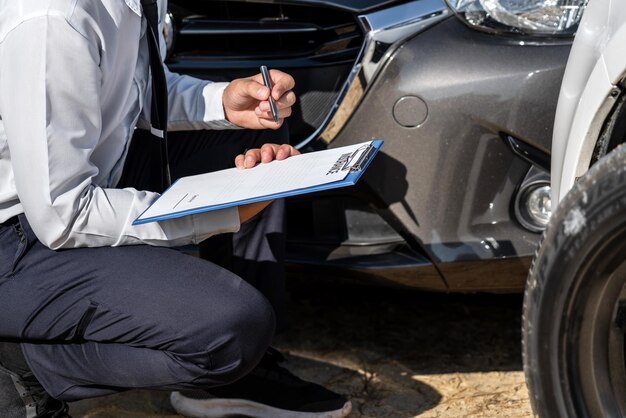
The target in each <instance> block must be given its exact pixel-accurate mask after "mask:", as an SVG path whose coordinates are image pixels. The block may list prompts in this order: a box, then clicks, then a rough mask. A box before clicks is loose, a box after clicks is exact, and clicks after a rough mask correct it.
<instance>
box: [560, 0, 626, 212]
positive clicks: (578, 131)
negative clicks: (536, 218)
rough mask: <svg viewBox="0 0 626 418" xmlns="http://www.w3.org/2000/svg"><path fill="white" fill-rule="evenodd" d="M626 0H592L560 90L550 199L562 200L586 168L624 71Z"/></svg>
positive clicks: (625, 65)
mask: <svg viewBox="0 0 626 418" xmlns="http://www.w3.org/2000/svg"><path fill="white" fill-rule="evenodd" d="M625 45H626V2H625V1H623V0H591V1H590V2H589V4H588V6H587V9H586V10H585V15H584V16H583V19H582V22H581V25H580V28H579V30H578V33H577V35H576V40H575V42H574V45H573V47H572V51H571V54H570V58H569V61H568V64H567V69H566V71H565V76H564V78H563V84H562V86H561V94H560V96H559V104H558V107H557V114H556V119H555V126H554V135H553V141H552V193H553V194H552V195H553V196H554V198H555V199H556V200H561V199H562V198H563V197H564V196H565V194H567V191H568V190H569V189H570V188H571V187H572V186H573V185H574V182H575V180H576V177H578V176H580V175H582V174H583V173H584V172H585V171H586V170H587V169H588V167H589V163H590V160H591V154H592V152H593V149H594V147H595V144H596V141H597V138H598V135H599V133H600V130H601V128H602V125H603V123H604V119H605V117H606V115H607V114H608V113H609V111H610V109H611V107H612V105H613V101H614V98H612V97H611V96H610V93H611V91H612V90H613V89H614V88H615V85H616V84H617V83H618V82H619V81H620V80H621V79H622V78H623V75H624V72H625V69H626V54H624V47H625Z"/></svg>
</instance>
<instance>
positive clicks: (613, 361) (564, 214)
mask: <svg viewBox="0 0 626 418" xmlns="http://www.w3.org/2000/svg"><path fill="white" fill-rule="evenodd" d="M523 310H524V313H523V315H524V316H523V320H522V324H523V329H522V337H523V356H524V372H525V375H526V382H527V385H528V390H529V394H530V400H531V405H532V408H533V411H534V413H535V416H538V417H541V418H555V417H592V418H596V417H597V418H601V417H622V416H626V366H625V364H626V361H625V351H624V348H625V344H624V341H625V338H624V337H625V331H626V148H625V147H624V146H623V145H622V146H620V147H618V148H616V149H615V150H614V151H612V152H611V153H610V154H609V155H607V156H606V157H605V158H604V159H602V160H601V161H600V162H598V163H597V164H596V165H594V166H593V167H592V168H591V169H590V170H589V172H587V173H586V174H585V176H584V177H583V178H582V179H580V181H579V182H578V183H577V184H576V186H575V187H574V188H573V189H572V190H571V191H570V192H569V193H568V195H567V196H566V197H565V199H564V201H563V202H562V204H561V205H560V206H559V208H558V209H557V210H556V212H555V213H554V215H553V217H552V219H551V220H550V224H549V225H548V228H547V229H546V231H545V233H544V235H543V238H542V243H541V245H540V247H539V249H538V251H537V254H536V255H535V259H534V261H533V265H532V267H531V271H530V274H529V276H528V280H527V283H526V291H525V295H524V308H523Z"/></svg>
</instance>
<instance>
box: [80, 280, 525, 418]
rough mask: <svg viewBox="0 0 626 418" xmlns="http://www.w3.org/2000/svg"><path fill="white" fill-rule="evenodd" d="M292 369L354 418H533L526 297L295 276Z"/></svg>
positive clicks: (100, 412) (138, 411)
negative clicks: (349, 408)
mask: <svg viewBox="0 0 626 418" xmlns="http://www.w3.org/2000/svg"><path fill="white" fill-rule="evenodd" d="M290 290H291V293H292V302H291V304H290V311H289V312H290V317H291V328H290V329H289V331H287V332H286V333H284V334H283V335H281V336H279V337H277V339H276V342H275V346H276V347H278V348H279V349H280V350H282V351H283V352H284V353H286V354H287V357H288V360H289V361H288V363H287V365H286V366H287V367H288V368H290V369H291V370H292V371H294V372H296V373H297V374H298V375H300V376H301V377H303V378H306V379H309V380H313V381H316V382H319V383H322V384H324V385H326V386H327V387H329V388H332V389H333V390H335V391H337V392H341V393H343V394H346V395H348V396H349V397H350V398H351V399H352V403H353V412H352V414H351V415H350V417H352V418H357V417H358V418H379V417H394V418H395V417H424V418H435V417H439V418H449V417H455V418H457V417H499V418H505V417H529V416H530V415H531V412H530V406H529V403H528V395H527V393H526V386H525V384H524V378H523V372H522V362H521V354H520V312H521V303H522V298H521V296H520V295H445V294H433V293H427V292H417V291H411V290H404V289H392V288H381V287H372V286H359V285H354V284H346V283H344V284H338V283H335V282H330V281H324V280H315V281H311V280H306V281H304V280H296V279H292V280H291V281H290ZM70 412H71V413H72V415H73V416H74V417H93V418H96V417H97V418H130V417H133V418H134V417H142V418H143V417H167V418H174V417H178V416H177V415H176V414H175V412H174V411H173V410H172V409H171V407H170V406H169V403H168V400H167V393H164V392H152V391H132V392H128V393H124V394H120V395H116V396H110V397H105V398H100V399H95V400H89V401H82V402H77V403H75V404H73V405H72V408H71V411H70Z"/></svg>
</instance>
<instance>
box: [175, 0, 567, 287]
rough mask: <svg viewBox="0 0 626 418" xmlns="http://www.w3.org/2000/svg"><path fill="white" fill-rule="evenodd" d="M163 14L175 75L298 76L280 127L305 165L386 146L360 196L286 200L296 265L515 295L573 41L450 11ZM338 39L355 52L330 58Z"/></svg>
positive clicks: (221, 4)
mask: <svg viewBox="0 0 626 418" xmlns="http://www.w3.org/2000/svg"><path fill="white" fill-rule="evenodd" d="M173 4H174V5H175V6H176V8H175V9H174V8H171V10H172V11H173V13H174V15H175V16H174V19H173V20H174V23H175V24H177V25H178V28H179V31H178V35H179V36H178V40H177V41H175V42H174V43H173V44H174V46H173V49H172V53H171V54H170V55H169V57H170V58H169V61H168V65H170V67H171V68H172V69H173V70H175V71H178V72H182V73H188V74H192V75H195V76H198V77H200V78H207V79H213V80H220V81H223V80H229V79H232V78H236V77H242V76H248V75H251V74H252V73H256V72H257V71H258V66H259V65H260V64H265V65H267V66H270V67H273V68H278V69H283V70H285V71H287V72H289V73H291V74H293V75H294V77H295V79H296V94H297V95H298V97H299V100H298V102H297V104H296V106H295V107H294V113H293V116H292V117H291V118H290V120H289V129H290V132H291V134H292V144H294V145H297V146H298V147H300V148H301V150H302V151H303V152H307V151H311V150H316V149H324V148H328V147H339V146H342V145H347V144H351V143H356V142H361V141H363V140H368V139H372V138H377V137H378V138H382V139H384V140H385V141H386V142H385V146H384V147H383V149H382V151H381V153H379V155H378V156H377V158H376V160H375V161H374V162H373V164H372V166H371V167H370V168H369V169H368V172H367V173H365V175H364V178H363V179H362V180H361V181H360V182H359V184H358V185H357V186H355V187H353V188H350V189H346V190H339V191H333V192H326V193H321V194H315V195H311V196H302V197H299V198H296V199H289V200H288V201H287V225H288V236H287V238H288V253H287V261H288V262H290V263H291V265H292V266H295V267H300V268H302V267H304V268H303V269H302V270H305V271H308V270H310V271H313V269H312V268H311V269H309V267H316V268H320V269H325V272H326V273H325V274H329V273H328V272H329V271H330V269H333V268H335V269H337V270H338V271H339V272H340V273H338V274H337V276H346V275H349V273H351V272H359V273H363V272H366V273H368V274H364V275H361V276H360V277H367V279H366V280H371V279H372V278H373V277H376V278H378V279H380V280H382V281H385V282H392V283H396V284H401V285H403V286H412V287H420V288H428V289H434V290H454V291H478V290H489V291H509V290H521V289H522V287H523V283H524V278H525V275H526V272H527V269H528V264H529V260H530V259H529V257H530V256H531V255H532V253H533V252H534V249H535V247H536V244H537V242H538V240H539V236H540V235H539V234H538V233H537V232H532V231H531V230H529V229H526V228H525V227H523V226H522V225H521V224H520V223H519V222H518V221H517V219H516V215H515V210H514V206H515V205H516V203H515V202H516V199H517V196H518V195H519V194H520V193H519V190H520V189H521V188H522V187H523V186H524V185H525V184H527V182H529V181H530V180H533V181H535V180H537V179H540V180H541V179H543V180H542V181H548V179H549V175H548V173H547V172H546V171H545V167H546V165H547V164H546V162H547V161H548V160H549V153H550V149H551V135H552V128H553V121H554V112H555V110H556V101H557V98H558V90H559V85H560V81H561V78H562V75H563V71H564V68H565V63H566V60H567V56H568V54H569V49H570V46H571V40H570V39H564V38H553V39H551V38H545V37H541V38H534V37H529V36H524V35H506V36H505V35H496V34H492V33H485V32H482V31H477V30H475V29H472V28H470V27H469V26H467V25H466V24H465V23H463V22H462V21H461V20H460V19H459V18H458V16H457V15H454V14H453V13H452V12H451V10H450V9H449V8H448V7H447V5H446V4H445V2H444V0H410V1H367V0H363V1H360V2H351V1H342V0H337V1H315V0H274V1H267V0H246V1H241V0H219V1H214V2H200V1H197V0H171V1H170V6H172V5H173ZM251 10H252V11H253V12H250V11H251ZM257 12H258V13H257ZM220 13H221V14H220ZM255 13H256V14H255ZM257 15H258V16H257ZM255 16H257V17H258V18H259V19H258V21H255V20H254V18H255ZM211 25H214V26H211ZM339 26H341V28H342V29H341V30H335V28H337V27H339ZM343 28H347V29H349V31H351V32H349V37H350V39H351V42H350V43H349V45H348V46H347V47H346V48H345V49H343V50H332V48H327V47H333V46H336V45H340V41H343V37H344V36H345V33H346V32H344V31H343ZM247 31H248V32H250V33H253V35H250V37H249V38H245V37H244V35H243V33H245V32H247ZM281 31H282V32H283V33H282V35H280V36H275V35H276V32H281ZM217 32H219V33H220V34H219V35H218V34H216V33H217ZM212 34H213V35H212ZM303 34H304V35H303ZM309 34H310V37H309ZM297 36H301V37H302V38H301V39H302V40H303V41H302V42H301V43H299V44H298V45H294V44H293V41H294V39H295V38H296V37H297ZM307 37H309V38H307ZM298 39H300V38H298ZM235 40H237V41H238V42H235ZM276 45H281V48H277V47H276ZM308 45H313V47H311V48H309V46H308ZM231 46H232V47H231ZM236 47H239V48H240V49H236ZM300 47H301V48H300ZM289 48H293V50H295V52H293V50H292V49H289ZM329 50H331V58H329V55H328V54H327V53H326V51H329ZM512 138H514V139H515V140H514V141H512V140H511V139H512ZM512 143H515V144H517V145H520V144H523V145H525V147H520V148H523V149H526V150H529V149H530V150H534V151H533V152H535V151H536V152H537V153H539V154H541V156H542V160H543V161H544V163H543V165H541V167H539V168H535V167H533V166H531V164H537V163H536V161H534V160H533V159H532V158H526V157H525V156H524V155H523V153H519V152H517V153H516V152H515V150H514V146H512V145H511V144H512Z"/></svg>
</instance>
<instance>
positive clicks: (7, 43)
mask: <svg viewBox="0 0 626 418" xmlns="http://www.w3.org/2000/svg"><path fill="white" fill-rule="evenodd" d="M99 54H100V51H99V48H98V47H97V45H96V43H95V42H90V41H89V40H87V39H86V38H85V37H83V36H82V35H81V34H79V33H78V32H76V31H75V30H74V29H73V28H72V27H71V26H70V25H69V24H68V23H67V22H66V21H65V19H64V18H63V17H61V16H47V17H37V18H32V19H31V20H28V21H26V22H23V23H22V24H21V25H20V26H18V27H17V28H16V29H14V30H13V31H12V32H11V33H10V34H9V35H8V36H7V37H6V38H5V40H4V41H3V45H2V55H0V91H2V92H3V94H2V95H0V114H2V118H3V123H4V126H5V131H6V135H7V138H8V142H9V150H10V154H11V164H12V168H13V171H14V174H15V185H16V189H17V194H18V197H19V199H20V202H21V204H22V207H23V209H24V212H25V214H26V217H27V218H28V220H29V222H30V224H31V226H32V228H33V230H34V232H35V234H36V235H37V237H38V238H39V240H40V241H41V242H42V243H43V244H44V245H46V246H48V247H50V248H52V249H59V248H73V247H96V246H117V245H128V244H142V243H143V244H151V245H160V246H172V245H183V244H188V243H196V242H199V241H201V240H203V239H206V238H207V237H209V236H211V235H213V234H217V233H222V232H233V231H236V230H238V228H239V217H238V211H237V209H234V210H232V209H231V210H225V211H217V212H214V213H211V212H209V213H204V214H200V215H193V216H188V217H184V218H179V219H176V220H171V221H165V222H158V223H157V222H153V223H149V224H144V225H139V226H133V225H132V221H133V220H134V219H135V218H136V217H137V216H139V214H141V213H142V212H143V211H144V210H145V209H146V208H147V207H148V205H149V204H150V203H151V202H152V201H154V199H155V198H156V197H157V196H158V195H157V194H155V193H151V192H145V191H138V190H135V189H108V188H101V187H98V186H97V185H95V184H93V178H94V176H96V175H97V174H98V167H97V166H96V165H94V164H93V163H92V161H91V155H92V153H93V152H94V150H95V149H96V147H97V146H98V142H99V139H100V134H101V132H102V120H101V114H102V109H101V108H100V100H99V98H100V94H101V93H103V92H101V83H102V78H103V77H104V74H102V73H101V70H100V68H99V56H100V55H99ZM7 92H9V93H8V94H7Z"/></svg>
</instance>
